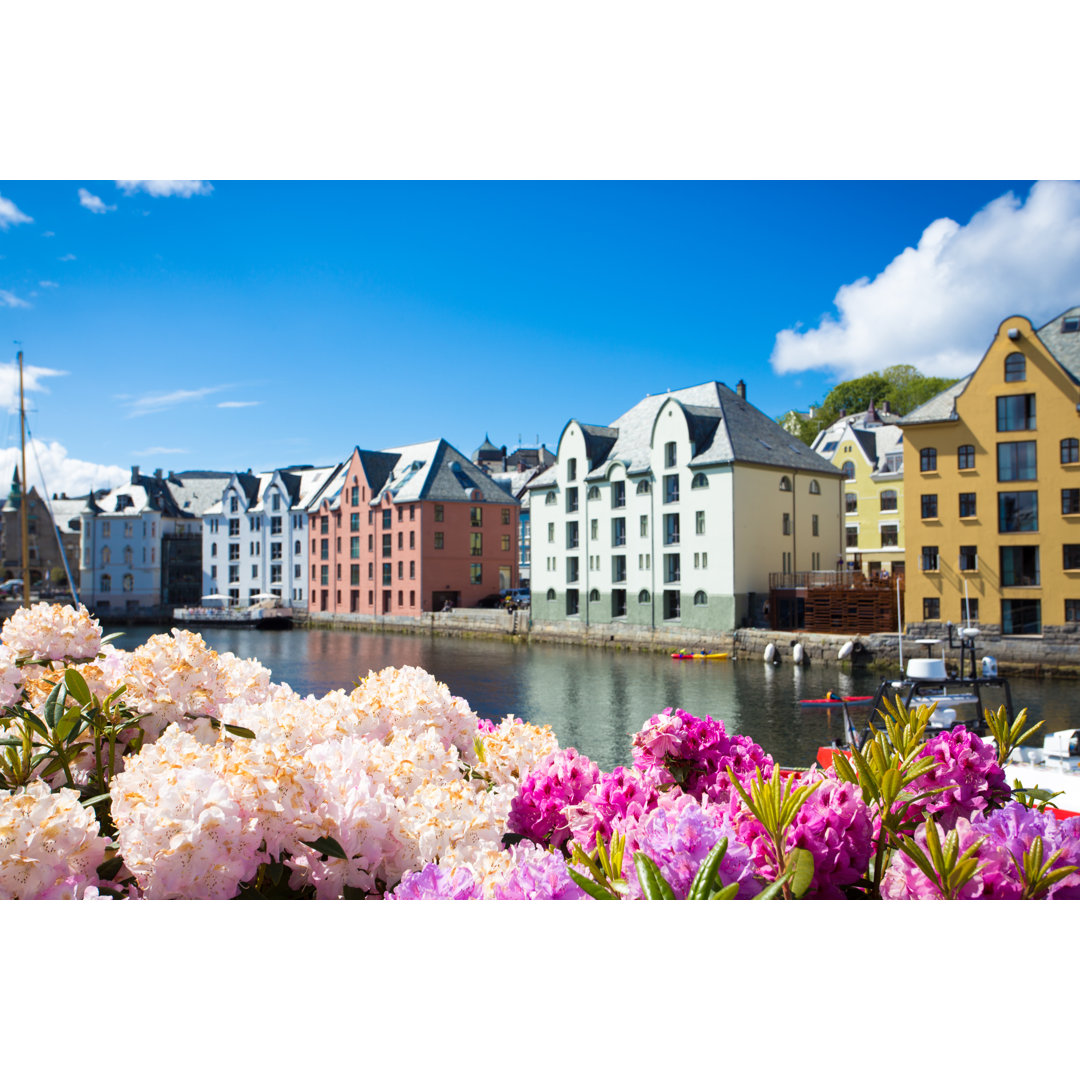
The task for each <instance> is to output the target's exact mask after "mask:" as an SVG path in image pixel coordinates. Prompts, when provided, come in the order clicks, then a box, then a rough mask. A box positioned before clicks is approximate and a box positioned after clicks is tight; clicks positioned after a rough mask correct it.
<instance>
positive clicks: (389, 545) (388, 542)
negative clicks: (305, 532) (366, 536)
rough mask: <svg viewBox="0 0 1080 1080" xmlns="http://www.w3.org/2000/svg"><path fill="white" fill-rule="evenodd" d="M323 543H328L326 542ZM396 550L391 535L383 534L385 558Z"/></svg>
mask: <svg viewBox="0 0 1080 1080" xmlns="http://www.w3.org/2000/svg"><path fill="white" fill-rule="evenodd" d="M323 543H326V541H325V540H324V541H323ZM393 550H394V537H393V536H392V535H391V534H390V533H383V538H382V554H383V558H384V559H385V558H387V556H389V555H390V553H391V552H392V551H393Z"/></svg>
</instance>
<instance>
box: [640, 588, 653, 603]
mask: <svg viewBox="0 0 1080 1080" xmlns="http://www.w3.org/2000/svg"><path fill="white" fill-rule="evenodd" d="M650 599H652V598H651V597H650V596H649V590H648V589H642V590H641V592H639V593H638V594H637V602H638V603H639V604H647V603H648V602H649V600H650Z"/></svg>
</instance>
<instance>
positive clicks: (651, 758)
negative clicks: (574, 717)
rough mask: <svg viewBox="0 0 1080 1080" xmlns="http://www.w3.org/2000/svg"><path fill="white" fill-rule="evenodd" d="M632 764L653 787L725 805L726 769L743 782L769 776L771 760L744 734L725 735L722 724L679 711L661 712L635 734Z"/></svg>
mask: <svg viewBox="0 0 1080 1080" xmlns="http://www.w3.org/2000/svg"><path fill="white" fill-rule="evenodd" d="M633 747H634V749H633V754H634V765H635V766H636V767H637V768H638V769H640V770H641V772H642V773H644V774H645V775H646V776H647V777H649V778H650V779H651V780H652V781H653V783H655V784H656V785H657V786H660V785H675V786H677V787H679V788H681V789H682V790H683V791H685V792H686V793H687V794H688V795H696V796H698V798H700V797H701V796H702V795H708V796H709V797H710V798H712V799H714V800H715V801H718V802H720V801H723V802H727V801H730V799H731V797H732V794H733V789H732V787H731V783H730V781H729V780H728V776H727V770H728V768H730V769H731V770H732V772H734V773H735V775H736V776H737V777H739V782H740V783H743V784H745V783H746V782H747V781H748V780H750V779H752V778H753V776H754V771H755V769H760V770H761V775H762V776H763V777H768V776H770V775H771V774H772V768H773V760H772V758H771V757H769V755H768V754H766V753H765V751H764V750H762V748H761V747H760V746H758V744H757V743H756V742H754V740H753V739H751V738H749V737H748V736H746V735H728V734H727V732H726V731H725V730H724V723H723V721H722V720H714V719H713V718H712V717H711V716H706V717H705V719H704V720H702V719H700V718H699V717H697V716H691V715H690V713H688V712H684V711H683V710H682V709H674V710H673V709H665V710H664V711H663V712H662V713H660V714H659V715H657V716H654V717H652V719H650V720H649V721H647V722H646V724H645V726H644V727H643V728H642V729H641V730H640V731H639V732H638V733H637V734H636V735H635V736H634V740H633Z"/></svg>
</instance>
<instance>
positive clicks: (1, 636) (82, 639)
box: [0, 603, 101, 663]
mask: <svg viewBox="0 0 1080 1080" xmlns="http://www.w3.org/2000/svg"><path fill="white" fill-rule="evenodd" d="M0 642H2V643H3V644H4V645H6V646H7V647H8V648H9V649H10V650H11V651H12V652H13V653H15V655H16V656H19V657H21V658H23V659H28V660H31V661H33V662H35V663H36V662H39V661H42V660H89V659H90V658H91V657H94V656H97V654H98V651H99V650H100V648H101V625H100V623H99V622H98V621H97V619H95V618H93V616H91V614H90V612H89V611H87V610H86V608H85V607H83V605H82V604H80V605H79V606H78V608H73V607H71V606H64V605H61V604H45V603H41V604H34V606H33V607H29V608H19V609H18V611H16V612H15V614H14V615H12V616H11V617H10V618H9V619H7V620H6V621H5V622H4V628H3V630H0Z"/></svg>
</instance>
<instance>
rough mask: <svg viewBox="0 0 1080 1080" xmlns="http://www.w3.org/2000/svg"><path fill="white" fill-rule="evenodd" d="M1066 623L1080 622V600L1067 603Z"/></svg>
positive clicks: (1067, 601)
mask: <svg viewBox="0 0 1080 1080" xmlns="http://www.w3.org/2000/svg"><path fill="white" fill-rule="evenodd" d="M1065 621H1066V622H1080V600H1066V601H1065Z"/></svg>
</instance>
